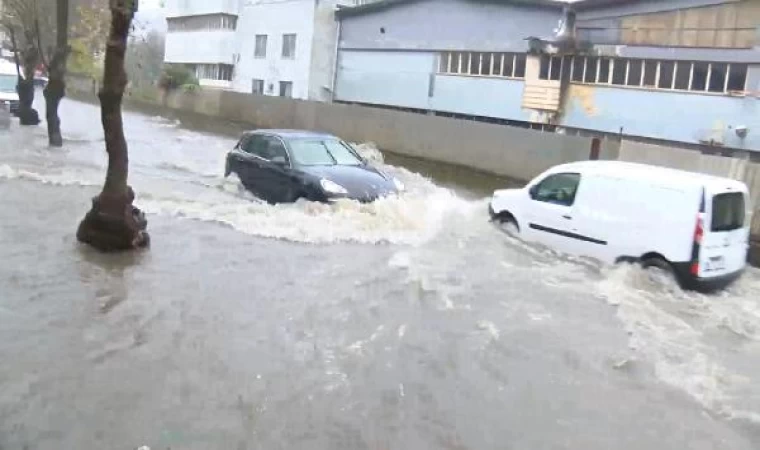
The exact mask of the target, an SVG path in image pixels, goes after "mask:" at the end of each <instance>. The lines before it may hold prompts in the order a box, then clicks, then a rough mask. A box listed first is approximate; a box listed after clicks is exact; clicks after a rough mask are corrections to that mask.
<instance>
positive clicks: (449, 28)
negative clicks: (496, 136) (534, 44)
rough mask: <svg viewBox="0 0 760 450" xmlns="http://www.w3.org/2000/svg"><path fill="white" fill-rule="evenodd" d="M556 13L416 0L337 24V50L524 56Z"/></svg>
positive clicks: (558, 13)
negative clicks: (529, 41) (530, 40)
mask: <svg viewBox="0 0 760 450" xmlns="http://www.w3.org/2000/svg"><path fill="white" fill-rule="evenodd" d="M561 16H562V10H561V8H560V7H557V8H546V7H538V6H534V7H527V6H524V5H516V4H509V3H507V2H504V3H499V2H480V1H478V2H473V1H467V0H419V1H410V2H407V3H395V4H393V5H391V6H389V7H387V8H383V9H379V10H377V11H373V12H366V13H363V14H361V15H356V16H346V17H343V19H342V31H341V42H340V45H341V47H342V48H354V49H405V50H412V49H416V50H482V51H526V50H528V44H527V41H525V38H527V37H529V36H539V37H545V36H551V35H552V34H553V29H554V28H555V27H556V26H557V24H558V23H559V20H560V18H561Z"/></svg>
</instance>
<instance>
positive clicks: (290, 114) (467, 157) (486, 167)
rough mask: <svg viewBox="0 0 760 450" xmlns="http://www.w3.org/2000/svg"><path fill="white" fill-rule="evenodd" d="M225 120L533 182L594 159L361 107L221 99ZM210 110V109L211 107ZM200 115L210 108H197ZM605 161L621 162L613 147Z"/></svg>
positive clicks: (521, 133) (578, 141) (501, 129)
mask: <svg viewBox="0 0 760 450" xmlns="http://www.w3.org/2000/svg"><path fill="white" fill-rule="evenodd" d="M219 95H220V96H221V100H220V102H219V104H220V105H221V106H220V107H221V109H220V110H219V115H220V116H221V117H223V118H226V119H231V120H238V121H244V122H247V123H251V124H255V126H257V127H264V128H269V127H276V128H306V129H312V130H319V131H326V132H330V133H333V134H336V135H338V136H341V137H342V138H344V139H347V140H350V141H354V142H365V141H372V142H375V143H376V144H377V145H378V146H379V147H380V148H382V149H387V150H392V151H394V152H397V153H401V154H404V155H409V156H415V157H420V158H425V159H430V160H434V161H441V162H446V163H451V164H459V165H462V166H466V167H470V168H473V169H478V170H483V171H487V172H491V173H495V174H498V175H504V176H508V177H512V178H516V179H522V180H527V179H530V178H532V177H534V176H535V175H537V174H539V173H540V172H542V171H543V170H545V169H547V168H549V167H551V166H553V165H556V164H560V163H563V162H568V161H577V160H584V159H588V156H589V151H590V147H591V139H589V138H584V137H574V136H573V137H571V136H561V135H557V134H550V133H541V132H537V131H531V130H526V129H521V128H514V127H507V126H502V125H491V124H485V123H479V122H471V121H463V120H456V119H449V118H443V117H434V116H427V115H423V114H415V113H405V112H399V111H392V110H386V109H378V108H368V107H363V106H355V105H341V104H326V103H318V102H302V101H295V100H286V99H278V98H269V97H264V96H241V95H238V94H234V93H229V92H221V93H219ZM209 106H210V104H209ZM192 107H193V108H194V110H195V111H198V110H199V109H203V108H204V107H201V106H199V105H198V104H194V105H192ZM604 155H605V156H607V157H615V156H616V148H615V147H614V145H613V144H609V145H608V147H607V148H606V149H605V153H604Z"/></svg>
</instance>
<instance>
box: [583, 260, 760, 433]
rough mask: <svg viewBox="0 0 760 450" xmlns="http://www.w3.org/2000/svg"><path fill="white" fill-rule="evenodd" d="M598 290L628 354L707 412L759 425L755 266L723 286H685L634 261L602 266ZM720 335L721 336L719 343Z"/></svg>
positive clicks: (758, 274) (759, 289)
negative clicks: (704, 290)
mask: <svg viewBox="0 0 760 450" xmlns="http://www.w3.org/2000/svg"><path fill="white" fill-rule="evenodd" d="M602 275H603V276H602V277H601V278H600V280H599V281H598V282H597V283H596V284H595V290H596V292H597V294H599V295H600V296H601V297H602V298H603V299H605V300H606V301H607V302H608V303H609V304H610V305H611V306H613V307H615V308H616V314H617V317H618V319H619V320H620V321H621V322H622V323H623V325H624V326H625V328H626V331H627V332H628V334H629V345H630V349H631V357H632V358H634V359H637V358H640V359H643V360H645V361H648V362H650V363H651V364H653V367H654V371H655V374H656V376H657V378H659V379H660V380H662V381H663V382H665V383H667V384H669V385H671V386H672V387H674V388H676V389H679V390H682V391H684V392H686V393H687V394H688V395H689V396H691V397H692V398H693V399H694V400H696V401H697V402H698V403H699V404H700V405H702V406H703V407H704V408H705V409H706V410H708V411H710V412H711V413H714V414H718V415H720V416H723V417H727V418H730V419H737V420H743V421H749V422H751V423H754V424H755V425H760V386H757V385H756V384H753V383H752V379H753V378H755V377H756V376H757V373H756V368H753V365H752V364H750V365H749V366H748V365H747V363H748V362H751V361H755V362H757V361H760V346H759V344H760V271H758V270H757V269H754V268H750V269H748V270H747V273H746V274H745V275H744V277H743V278H742V279H740V280H739V281H738V282H737V283H736V284H734V285H733V286H731V287H730V288H729V289H727V290H726V291H723V292H719V293H715V294H710V295H705V294H699V293H695V292H685V291H683V290H681V289H680V288H678V287H677V286H675V285H674V284H673V283H672V282H664V281H663V280H658V279H656V278H653V277H652V275H651V274H650V273H648V272H647V271H645V270H642V269H641V268H639V267H637V266H619V267H613V268H607V269H604V271H603V274H602ZM721 342H724V344H721Z"/></svg>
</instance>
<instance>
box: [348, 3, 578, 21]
mask: <svg viewBox="0 0 760 450" xmlns="http://www.w3.org/2000/svg"><path fill="white" fill-rule="evenodd" d="M418 1H422V0H379V1H376V2H372V3H367V4H364V5H360V6H344V7H338V10H337V11H336V13H335V14H336V15H337V16H338V17H339V18H343V17H349V16H358V15H361V14H365V13H370V12H375V11H382V10H384V9H387V8H391V7H393V6H396V5H401V4H405V3H413V2H418ZM470 1H474V2H481V3H504V4H514V5H522V6H527V7H536V8H550V9H556V10H562V9H563V8H565V7H568V6H570V5H572V4H571V3H567V2H564V1H561V0H470Z"/></svg>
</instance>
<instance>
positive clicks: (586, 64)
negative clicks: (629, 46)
mask: <svg viewBox="0 0 760 450" xmlns="http://www.w3.org/2000/svg"><path fill="white" fill-rule="evenodd" d="M558 60H559V58H558V57H556V56H552V57H550V56H543V57H542V59H541V70H540V72H539V78H541V79H544V80H545V79H551V80H558V79H560V78H558V75H560V74H561V73H562V71H564V70H566V69H565V68H567V67H570V71H571V73H570V79H571V80H572V81H573V82H576V83H590V84H612V85H617V86H632V87H645V88H649V89H665V90H677V91H690V92H712V93H716V94H728V93H732V92H743V91H744V90H745V86H746V82H747V65H746V64H728V63H708V62H691V61H656V60H641V59H626V58H598V57H595V56H576V57H573V58H571V61H567V58H565V59H564V60H563V61H561V62H560V63H558V62H557V61H558ZM557 64H561V66H560V69H559V72H560V74H558V73H557V69H556V67H557Z"/></svg>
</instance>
